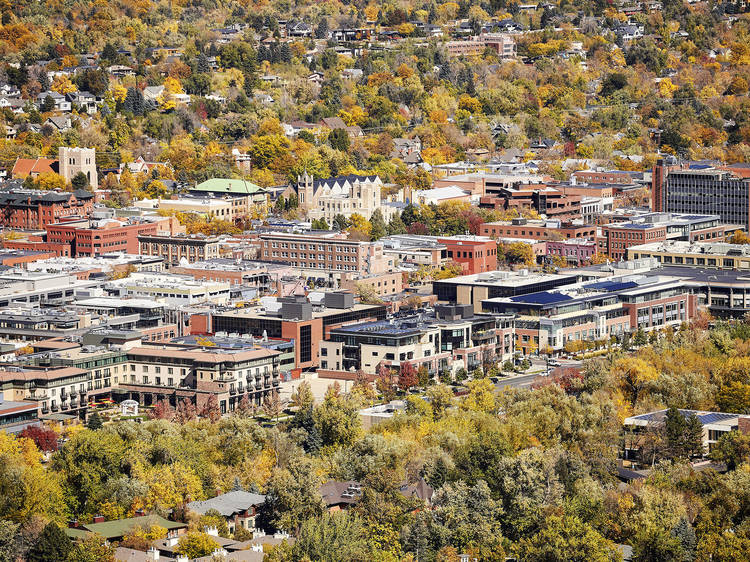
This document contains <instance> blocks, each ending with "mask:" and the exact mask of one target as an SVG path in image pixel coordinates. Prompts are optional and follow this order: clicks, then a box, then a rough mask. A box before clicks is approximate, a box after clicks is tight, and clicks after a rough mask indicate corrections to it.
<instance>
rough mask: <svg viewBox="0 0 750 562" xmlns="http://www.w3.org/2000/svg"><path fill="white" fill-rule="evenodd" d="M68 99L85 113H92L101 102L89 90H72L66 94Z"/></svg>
mask: <svg viewBox="0 0 750 562" xmlns="http://www.w3.org/2000/svg"><path fill="white" fill-rule="evenodd" d="M67 97H68V101H69V102H70V103H72V104H73V105H75V106H77V107H78V108H79V109H81V110H83V111H85V112H86V113H94V112H95V111H96V108H97V106H98V105H99V104H100V103H101V102H97V99H96V96H95V95H94V94H92V93H91V92H86V91H83V92H72V93H70V94H68V96H67Z"/></svg>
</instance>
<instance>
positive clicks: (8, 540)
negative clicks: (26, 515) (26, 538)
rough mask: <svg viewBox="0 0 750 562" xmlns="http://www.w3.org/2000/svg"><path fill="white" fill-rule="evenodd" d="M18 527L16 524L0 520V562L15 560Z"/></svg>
mask: <svg viewBox="0 0 750 562" xmlns="http://www.w3.org/2000/svg"><path fill="white" fill-rule="evenodd" d="M19 527H20V525H19V524H18V523H14V522H13V521H9V520H7V519H0V562H13V561H14V560H15V559H16V553H17V551H18V545H17V542H18V530H19Z"/></svg>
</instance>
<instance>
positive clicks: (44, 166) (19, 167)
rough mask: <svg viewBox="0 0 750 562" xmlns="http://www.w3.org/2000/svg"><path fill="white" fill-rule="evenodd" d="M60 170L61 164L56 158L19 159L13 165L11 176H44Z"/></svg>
mask: <svg viewBox="0 0 750 562" xmlns="http://www.w3.org/2000/svg"><path fill="white" fill-rule="evenodd" d="M58 170H59V162H58V161H57V159H56V158H18V159H17V160H16V163H15V164H13V170H12V171H11V175H13V176H22V177H23V176H28V175H31V174H42V173H45V172H55V173H57V172H58Z"/></svg>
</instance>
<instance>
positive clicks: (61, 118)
mask: <svg viewBox="0 0 750 562" xmlns="http://www.w3.org/2000/svg"><path fill="white" fill-rule="evenodd" d="M44 125H47V126H50V127H53V128H54V129H55V130H57V131H58V132H60V133H64V132H65V131H68V130H70V128H71V127H72V126H73V124H72V123H71V121H70V116H68V115H54V116H52V117H48V118H47V120H46V121H45V122H44Z"/></svg>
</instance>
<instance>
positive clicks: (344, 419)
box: [313, 387, 362, 446]
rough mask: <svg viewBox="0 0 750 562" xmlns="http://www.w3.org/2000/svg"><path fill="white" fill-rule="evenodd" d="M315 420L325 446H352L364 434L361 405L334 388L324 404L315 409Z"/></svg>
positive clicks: (329, 391)
mask: <svg viewBox="0 0 750 562" xmlns="http://www.w3.org/2000/svg"><path fill="white" fill-rule="evenodd" d="M313 419H314V420H315V427H316V428H317V429H318V432H319V433H320V437H321V439H322V441H323V445H334V446H347V445H351V444H352V443H354V441H356V439H357V438H358V437H359V436H360V435H361V434H362V420H361V419H360V416H359V404H357V403H356V401H354V400H353V399H351V398H350V397H348V396H343V395H341V394H340V393H339V392H338V391H337V390H334V389H333V387H331V388H329V389H328V391H327V392H326V394H325V397H324V398H323V403H322V404H320V405H319V406H317V407H316V408H315V409H314V411H313Z"/></svg>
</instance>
